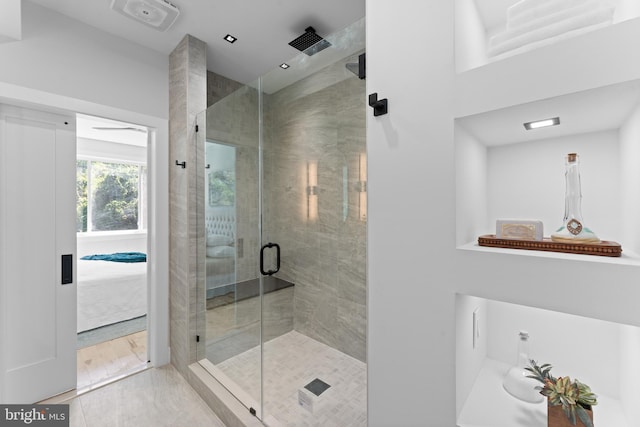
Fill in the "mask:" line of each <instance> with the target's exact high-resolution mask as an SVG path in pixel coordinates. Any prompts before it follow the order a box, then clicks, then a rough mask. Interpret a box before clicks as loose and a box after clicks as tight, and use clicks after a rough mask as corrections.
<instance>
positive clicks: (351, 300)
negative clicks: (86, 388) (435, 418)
mask: <svg viewBox="0 0 640 427" xmlns="http://www.w3.org/2000/svg"><path fill="white" fill-rule="evenodd" d="M364 24H365V23H364V19H363V20H361V21H358V22H356V23H354V24H352V25H350V26H349V27H347V28H345V29H343V30H341V31H338V32H337V33H335V34H332V35H329V36H326V37H325V40H326V42H328V43H329V46H328V47H326V48H325V49H324V50H321V51H318V52H317V53H315V54H313V55H308V54H307V53H309V52H307V53H301V54H299V55H298V56H296V57H294V58H292V59H291V60H289V61H287V64H289V66H290V67H289V68H288V69H282V68H276V69H275V70H273V71H271V72H269V73H267V74H266V75H264V76H262V77H261V78H260V79H259V80H258V81H257V82H254V83H251V84H248V85H241V84H239V83H236V82H230V81H229V80H228V79H225V78H224V77H221V76H210V79H216V81H215V82H210V85H211V84H212V83H213V86H216V87H219V88H230V87H232V88H233V90H231V91H229V94H228V95H226V96H224V97H222V98H221V99H220V100H218V101H216V102H215V103H213V105H212V106H211V107H210V108H209V109H208V110H207V112H206V143H205V147H206V150H205V151H206V153H205V155H204V158H205V161H204V162H203V163H204V166H203V170H204V173H203V179H202V181H203V182H204V184H203V186H204V187H203V191H204V192H205V203H204V204H205V209H204V220H203V222H204V228H205V229H206V239H203V242H204V240H206V250H205V251H204V252H206V254H205V255H206V256H203V257H202V258H203V264H204V265H203V268H202V270H203V271H206V285H205V288H206V289H205V290H203V292H202V293H201V297H202V299H203V304H204V306H205V307H206V309H205V316H204V320H203V322H202V323H203V324H204V325H205V329H206V333H205V332H202V333H205V335H206V340H205V342H204V344H201V345H200V346H199V347H198V348H199V359H201V364H202V365H203V366H205V368H206V369H208V370H209V372H211V373H212V374H213V375H214V376H215V377H216V379H218V380H219V381H220V382H221V383H222V384H223V385H224V386H225V387H226V388H227V389H228V390H229V391H231V392H232V393H233V394H234V395H235V396H236V397H237V398H238V399H239V400H240V401H241V402H242V403H243V404H244V405H245V406H246V407H247V409H248V410H250V411H251V412H252V413H254V414H255V415H256V416H258V417H259V418H260V419H262V420H263V421H264V422H265V423H266V424H272V425H276V423H280V424H282V425H341V426H342V425H344V426H360V425H361V426H366V422H367V421H366V324H367V323H366V322H367V320H366V276H365V272H366V220H367V212H366V208H367V203H366V202H367V193H366V188H367V186H366V180H367V177H366V139H365V129H366V113H367V108H368V107H367V104H366V93H365V81H364V80H363V79H361V78H359V75H358V74H359V71H360V68H361V67H360V63H361V61H362V55H363V54H364V47H365V32H364V30H365V25H364ZM325 44H326V43H325ZM203 120H204V117H203ZM203 244H204V243H203ZM229 248H232V249H229ZM225 254H226V255H228V257H226V258H225ZM229 265H232V266H233V270H234V271H233V274H231V272H230V270H229V268H230V267H229Z"/></svg>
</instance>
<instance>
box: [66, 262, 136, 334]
mask: <svg viewBox="0 0 640 427" xmlns="http://www.w3.org/2000/svg"><path fill="white" fill-rule="evenodd" d="M77 283H78V332H82V331H86V330H89V329H94V328H98V327H100V326H105V325H110V324H112V323H116V322H121V321H123V320H129V319H133V318H135V317H139V316H142V315H144V314H146V313H147V263H146V262H134V263H124V262H110V261H96V260H81V259H79V260H78V282H77Z"/></svg>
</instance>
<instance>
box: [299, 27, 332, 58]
mask: <svg viewBox="0 0 640 427" xmlns="http://www.w3.org/2000/svg"><path fill="white" fill-rule="evenodd" d="M289 46H292V47H295V48H296V49H298V50H299V51H300V52H304V53H306V54H307V55H309V56H312V55H315V54H316V53H318V52H320V51H321V50H324V49H326V48H328V47H329V46H331V43H329V42H328V41H326V40H325V39H323V38H322V37H320V36H319V35H318V34H317V33H316V30H315V29H314V28H313V27H307V28H306V29H305V30H304V34H302V35H301V36H299V37H297V38H296V39H294V40H292V41H290V42H289Z"/></svg>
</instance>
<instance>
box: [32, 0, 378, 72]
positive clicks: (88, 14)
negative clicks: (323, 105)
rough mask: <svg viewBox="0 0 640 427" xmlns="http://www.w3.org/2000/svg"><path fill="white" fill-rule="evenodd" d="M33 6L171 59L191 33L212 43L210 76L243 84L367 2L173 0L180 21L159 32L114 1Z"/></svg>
mask: <svg viewBox="0 0 640 427" xmlns="http://www.w3.org/2000/svg"><path fill="white" fill-rule="evenodd" d="M24 1H27V0H24ZM28 1H31V2H33V3H37V4H39V5H41V6H43V7H46V8H49V9H51V10H54V11H56V12H59V13H62V14H64V15H67V16H69V17H71V18H74V19H76V20H78V21H81V22H84V23H86V24H88V25H91V26H93V27H96V28H98V29H101V30H103V31H105V32H108V33H111V34H114V35H116V36H119V37H122V38H124V39H127V40H130V41H132V42H135V43H138V44H140V45H143V46H146V47H148V48H151V49H153V50H156V51H158V52H161V53H164V54H167V55H168V54H169V53H170V52H171V51H172V50H173V49H174V48H175V47H176V46H177V44H178V43H179V42H180V40H181V39H182V38H183V37H184V35H185V34H191V35H192V36H194V37H196V38H198V39H200V40H202V41H204V42H206V43H207V48H208V50H207V68H208V69H209V70H210V71H213V72H215V73H218V74H221V75H223V76H225V77H229V78H231V79H234V80H236V81H239V82H241V83H250V82H252V81H253V80H255V79H256V78H258V77H259V76H261V75H263V74H265V73H266V72H268V71H270V70H272V69H274V68H275V67H277V66H279V65H280V64H281V63H283V62H286V61H288V60H289V59H291V58H293V57H295V56H297V54H298V53H299V52H298V51H297V50H296V49H294V48H292V47H291V46H289V45H288V43H289V42H290V41H291V40H293V39H294V38H296V37H298V36H299V35H301V34H302V33H304V29H305V28H306V27H308V26H313V27H314V28H315V29H316V31H317V32H318V34H319V35H321V36H323V37H324V36H328V35H330V34H332V33H335V32H337V31H339V30H341V29H343V28H344V27H346V26H348V25H349V24H351V23H353V22H355V21H357V20H359V19H360V18H362V17H364V16H365V0H322V1H312V0H227V1H223V0H171V2H172V3H173V4H175V5H176V6H177V7H178V8H179V9H180V16H178V19H177V20H176V22H175V23H174V24H173V26H172V27H171V28H169V29H168V30H167V31H166V32H159V31H157V30H154V29H152V28H149V27H147V26H145V25H143V24H141V23H139V22H136V21H134V20H132V19H130V18H128V17H125V16H123V15H121V14H119V13H117V12H115V11H113V10H111V7H110V6H111V0H28ZM226 34H232V35H234V36H235V37H237V38H238V40H237V41H236V42H235V43H234V44H230V43H228V42H226V41H225V40H223V37H224V36H225V35H226Z"/></svg>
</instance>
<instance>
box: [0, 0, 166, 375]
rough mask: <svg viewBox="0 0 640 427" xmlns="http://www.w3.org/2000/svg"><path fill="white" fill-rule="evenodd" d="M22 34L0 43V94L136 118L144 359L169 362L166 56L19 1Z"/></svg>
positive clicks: (21, 101) (20, 101)
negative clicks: (144, 238) (144, 168)
mask: <svg viewBox="0 0 640 427" xmlns="http://www.w3.org/2000/svg"><path fill="white" fill-rule="evenodd" d="M22 16H23V19H24V21H23V27H22V30H23V40H22V41H16V42H8V43H3V44H0V58H2V66H1V67H0V100H2V102H5V103H8V104H16V105H29V106H31V107H32V108H36V109H45V110H46V109H51V108H53V109H58V108H59V109H63V110H67V111H73V112H79V113H84V114H89V115H94V116H100V117H107V118H111V119H115V120H120V121H124V122H128V123H135V124H138V125H142V126H146V127H149V128H150V129H151V133H150V135H149V139H150V144H149V154H148V158H149V160H150V161H149V170H148V173H149V193H150V194H149V200H148V203H149V206H150V207H151V211H150V217H149V235H148V242H149V243H148V251H147V253H148V254H149V256H150V262H149V263H148V267H149V282H150V283H152V284H153V286H151V287H150V289H149V292H150V293H149V302H150V306H149V317H150V319H152V322H154V323H155V326H156V327H155V329H152V330H150V332H151V333H150V338H149V345H150V347H149V357H150V359H151V361H152V363H153V364H154V365H156V366H159V365H163V364H166V363H168V361H169V321H168V286H169V285H168V270H167V265H168V259H169V254H168V232H167V230H168V227H169V219H168V214H167V212H168V174H167V167H168V166H167V165H168V164H169V159H168V115H169V114H168V110H169V108H168V92H169V89H168V85H169V78H168V62H169V60H168V56H166V55H162V54H159V53H157V52H155V51H152V50H149V49H145V48H143V47H141V46H138V45H135V44H133V43H131V42H128V41H125V40H123V39H120V38H118V37H114V36H112V35H109V34H106V33H104V32H101V31H99V30H97V29H95V28H93V27H90V26H87V25H85V24H82V23H79V22H77V21H74V20H72V19H70V18H67V17H65V16H63V15H60V14H57V13H52V12H50V11H48V10H47V9H45V8H42V7H40V6H37V5H34V4H31V3H29V2H28V1H24V2H23V10H22Z"/></svg>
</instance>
